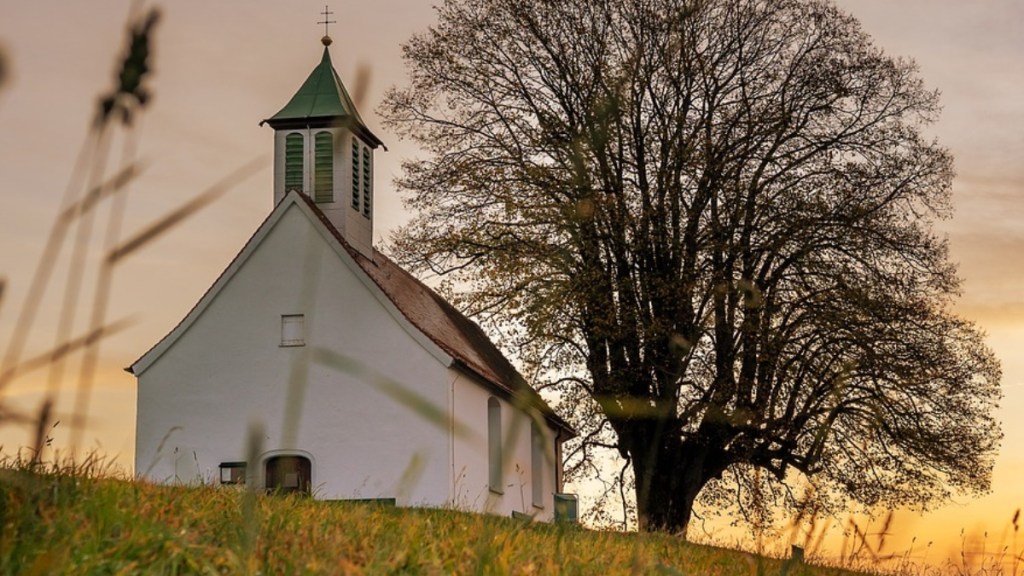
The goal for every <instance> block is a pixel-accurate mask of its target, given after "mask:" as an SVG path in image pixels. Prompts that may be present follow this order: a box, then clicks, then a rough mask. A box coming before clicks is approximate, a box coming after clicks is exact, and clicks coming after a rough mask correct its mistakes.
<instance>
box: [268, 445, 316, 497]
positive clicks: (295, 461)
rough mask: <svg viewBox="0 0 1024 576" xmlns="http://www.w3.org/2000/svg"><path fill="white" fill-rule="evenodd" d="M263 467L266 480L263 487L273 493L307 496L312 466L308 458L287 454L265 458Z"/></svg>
mask: <svg viewBox="0 0 1024 576" xmlns="http://www.w3.org/2000/svg"><path fill="white" fill-rule="evenodd" d="M264 466H265V473H266V475H265V476H264V478H265V479H266V480H265V482H264V486H265V487H266V488H267V490H269V491H275V492H283V493H289V492H301V493H303V494H309V493H310V489H311V485H312V482H311V479H312V477H313V475H312V471H313V466H312V464H311V463H310V461H309V458H306V457H305V456H296V455H294V454H287V455H282V456H272V457H270V458H267V460H266V463H265V464H264Z"/></svg>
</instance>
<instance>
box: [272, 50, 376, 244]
mask: <svg viewBox="0 0 1024 576" xmlns="http://www.w3.org/2000/svg"><path fill="white" fill-rule="evenodd" d="M321 42H322V43H323V45H324V52H323V56H322V57H321V59H320V64H318V65H317V66H316V68H314V69H313V72H312V73H310V75H309V77H308V78H306V81H305V82H304V83H303V84H302V86H301V87H300V88H299V91H298V92H296V93H295V95H294V96H292V99H291V100H289V101H288V103H287V104H285V106H284V108H282V109H281V110H280V111H279V112H278V113H277V114H274V115H273V116H271V117H270V118H267V119H265V120H263V121H262V122H260V126H262V125H263V124H268V125H270V127H271V128H273V129H274V204H275V205H276V204H277V203H278V202H280V201H281V199H283V198H284V197H285V194H287V193H288V192H290V191H292V190H298V191H299V192H301V193H303V194H305V195H306V196H308V197H309V198H310V199H312V200H313V201H314V202H316V204H317V207H319V208H320V210H321V211H323V213H324V214H325V215H326V216H327V218H328V219H329V220H330V222H331V224H333V225H334V227H335V228H336V229H337V230H338V232H340V233H341V235H342V237H343V238H344V239H345V241H346V242H348V243H349V245H351V246H352V247H353V248H355V249H356V250H357V251H359V252H360V253H361V254H363V255H364V256H366V257H368V258H372V257H373V152H374V150H376V149H377V148H378V147H381V146H383V142H381V140H380V139H379V138H377V137H376V136H375V135H374V134H373V133H372V132H370V130H369V129H368V128H367V127H366V124H364V123H363V120H362V118H360V116H359V111H357V110H356V107H355V104H354V103H353V102H352V98H351V97H350V96H349V94H348V91H347V90H346V89H345V85H344V84H342V82H341V79H340V78H339V77H338V73H337V72H336V71H335V70H334V66H333V65H332V64H331V54H330V51H329V50H328V47H329V46H330V45H331V37H330V36H326V35H325V36H324V37H323V39H322V40H321ZM385 149H386V148H385Z"/></svg>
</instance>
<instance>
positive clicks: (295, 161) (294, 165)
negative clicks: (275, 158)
mask: <svg viewBox="0 0 1024 576" xmlns="http://www.w3.org/2000/svg"><path fill="white" fill-rule="evenodd" d="M304 149H305V144H304V142H303V139H302V134H299V133H296V132H293V133H291V134H289V135H287V136H285V137H284V190H285V192H289V191H291V190H299V191H300V192H301V191H303V186H302V161H303V152H304Z"/></svg>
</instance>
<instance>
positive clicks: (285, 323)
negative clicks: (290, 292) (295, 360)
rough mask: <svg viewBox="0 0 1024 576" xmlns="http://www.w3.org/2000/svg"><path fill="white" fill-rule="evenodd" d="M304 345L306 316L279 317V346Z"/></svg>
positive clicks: (284, 315)
mask: <svg viewBox="0 0 1024 576" xmlns="http://www.w3.org/2000/svg"><path fill="white" fill-rule="evenodd" d="M305 345H306V316H305V315H304V314H283V315H281V346H305Z"/></svg>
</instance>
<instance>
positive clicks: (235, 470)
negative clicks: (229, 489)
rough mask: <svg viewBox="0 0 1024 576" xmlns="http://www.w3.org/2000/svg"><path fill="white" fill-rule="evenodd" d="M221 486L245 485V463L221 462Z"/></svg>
mask: <svg viewBox="0 0 1024 576" xmlns="http://www.w3.org/2000/svg"><path fill="white" fill-rule="evenodd" d="M220 483H221V484H245V462H221V463H220Z"/></svg>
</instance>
